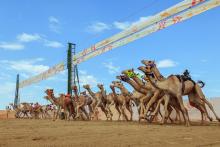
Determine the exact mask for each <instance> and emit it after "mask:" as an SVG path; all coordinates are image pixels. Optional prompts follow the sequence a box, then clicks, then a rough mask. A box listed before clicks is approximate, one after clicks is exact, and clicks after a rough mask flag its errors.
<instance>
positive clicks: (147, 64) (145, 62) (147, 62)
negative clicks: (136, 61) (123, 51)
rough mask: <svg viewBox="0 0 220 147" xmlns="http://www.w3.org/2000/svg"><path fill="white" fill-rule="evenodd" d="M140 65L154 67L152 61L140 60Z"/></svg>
mask: <svg viewBox="0 0 220 147" xmlns="http://www.w3.org/2000/svg"><path fill="white" fill-rule="evenodd" d="M141 63H142V64H144V65H145V66H149V65H154V66H156V63H155V61H153V60H141Z"/></svg>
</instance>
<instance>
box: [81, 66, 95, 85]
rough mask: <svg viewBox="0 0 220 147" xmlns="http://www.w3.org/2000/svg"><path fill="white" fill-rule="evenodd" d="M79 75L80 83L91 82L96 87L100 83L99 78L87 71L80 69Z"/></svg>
mask: <svg viewBox="0 0 220 147" xmlns="http://www.w3.org/2000/svg"><path fill="white" fill-rule="evenodd" d="M79 77H80V79H79V80H80V85H81V86H82V85H85V84H89V85H90V86H92V87H95V86H96V85H97V84H98V80H97V79H96V77H95V76H93V75H91V74H88V73H87V72H86V71H82V70H80V71H79Z"/></svg>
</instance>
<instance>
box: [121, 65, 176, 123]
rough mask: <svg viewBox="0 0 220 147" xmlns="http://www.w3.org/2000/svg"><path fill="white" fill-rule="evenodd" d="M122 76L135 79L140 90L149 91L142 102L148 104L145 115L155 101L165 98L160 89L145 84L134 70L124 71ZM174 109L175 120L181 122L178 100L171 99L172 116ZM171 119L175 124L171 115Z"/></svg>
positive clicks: (169, 107) (147, 83) (170, 110)
mask: <svg viewBox="0 0 220 147" xmlns="http://www.w3.org/2000/svg"><path fill="white" fill-rule="evenodd" d="M122 74H124V75H126V76H127V77H130V78H131V79H133V80H134V81H135V82H136V83H137V84H138V85H139V86H140V88H144V89H146V90H147V92H148V96H146V97H142V101H144V103H145V104H147V109H145V111H146V112H145V113H147V111H148V109H149V108H150V106H151V102H152V100H153V99H157V100H158V99H161V98H162V97H163V96H164V93H163V92H161V91H159V90H158V89H156V88H155V87H154V86H153V85H152V84H151V83H150V82H149V81H148V82H144V81H143V80H141V79H140V78H139V77H138V74H136V73H135V72H134V69H128V70H124V71H122ZM145 81H147V80H145ZM152 93H153V94H152ZM154 93H160V94H159V95H158V96H157V94H156V95H155V94H154ZM148 102H149V104H148ZM155 104H156V103H155ZM153 106H154V107H155V105H153ZM173 109H175V111H176V114H177V115H176V119H175V120H176V121H177V120H178V121H180V113H179V109H180V108H179V105H178V103H177V101H176V99H173V98H171V102H170V103H169V105H168V111H169V112H168V113H169V114H171V112H172V110H173ZM157 112H160V111H157ZM155 114H156V113H153V116H154V117H155ZM159 114H161V113H159ZM151 116H152V114H151ZM154 117H152V118H154ZM163 118H164V117H163ZM169 119H170V121H171V122H173V120H172V119H171V118H170V115H169ZM162 123H163V120H162Z"/></svg>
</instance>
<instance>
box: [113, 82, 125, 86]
mask: <svg viewBox="0 0 220 147" xmlns="http://www.w3.org/2000/svg"><path fill="white" fill-rule="evenodd" d="M112 84H113V85H114V87H118V88H121V87H124V85H123V83H122V82H121V81H112Z"/></svg>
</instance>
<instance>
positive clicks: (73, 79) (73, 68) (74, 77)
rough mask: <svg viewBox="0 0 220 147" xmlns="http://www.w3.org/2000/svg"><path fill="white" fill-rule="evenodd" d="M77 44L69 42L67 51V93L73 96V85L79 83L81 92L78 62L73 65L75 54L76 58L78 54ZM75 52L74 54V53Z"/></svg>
mask: <svg viewBox="0 0 220 147" xmlns="http://www.w3.org/2000/svg"><path fill="white" fill-rule="evenodd" d="M75 49H76V44H73V43H68V51H67V69H68V82H67V93H68V94H70V95H71V96H72V86H73V84H74V85H78V93H79V92H80V85H79V75H78V68H77V64H76V65H73V55H74V58H75V54H76V51H75ZM72 53H73V54H72Z"/></svg>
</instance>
